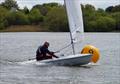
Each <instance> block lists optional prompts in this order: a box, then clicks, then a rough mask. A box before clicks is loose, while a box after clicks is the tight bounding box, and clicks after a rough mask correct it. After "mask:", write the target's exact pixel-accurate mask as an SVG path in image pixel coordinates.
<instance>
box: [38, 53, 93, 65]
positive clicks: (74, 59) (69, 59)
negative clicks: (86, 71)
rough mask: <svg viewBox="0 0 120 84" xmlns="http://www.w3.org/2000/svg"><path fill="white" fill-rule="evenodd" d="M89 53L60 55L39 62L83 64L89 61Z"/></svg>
mask: <svg viewBox="0 0 120 84" xmlns="http://www.w3.org/2000/svg"><path fill="white" fill-rule="evenodd" d="M91 57H92V55H91V54H77V55H70V56H66V57H60V58H58V59H49V60H42V61H40V63H47V64H52V65H64V66H65V65H71V66H73V65H85V64H88V63H89V62H90V61H91Z"/></svg>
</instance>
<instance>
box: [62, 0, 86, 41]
mask: <svg viewBox="0 0 120 84" xmlns="http://www.w3.org/2000/svg"><path fill="white" fill-rule="evenodd" d="M64 1H65V5H66V11H67V15H68V21H69V28H70V32H71V38H72V39H71V40H73V42H76V41H77V33H78V32H79V33H80V36H79V37H78V39H79V38H80V37H81V38H82V37H83V32H84V29H83V18H82V10H81V6H80V0H64ZM79 40H82V39H79Z"/></svg>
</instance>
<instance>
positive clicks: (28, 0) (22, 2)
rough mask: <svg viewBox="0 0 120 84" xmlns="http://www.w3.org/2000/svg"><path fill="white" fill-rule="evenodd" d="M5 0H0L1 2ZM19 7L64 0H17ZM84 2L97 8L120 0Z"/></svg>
mask: <svg viewBox="0 0 120 84" xmlns="http://www.w3.org/2000/svg"><path fill="white" fill-rule="evenodd" d="M3 1H4V0H0V3H1V2H3ZM16 1H17V3H18V5H19V7H20V8H23V7H24V6H27V7H28V8H32V6H34V5H36V4H43V3H49V2H57V3H61V4H63V3H64V0H16ZM81 3H82V4H91V5H94V6H95V7H96V8H103V9H105V8H107V7H108V6H114V5H118V4H120V0H81Z"/></svg>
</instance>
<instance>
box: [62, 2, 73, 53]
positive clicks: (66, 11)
mask: <svg viewBox="0 0 120 84" xmlns="http://www.w3.org/2000/svg"><path fill="white" fill-rule="evenodd" d="M64 4H65V8H66V2H65V0H64ZM65 10H67V8H66V9H65ZM66 14H67V16H68V13H67V11H66ZM68 22H69V27H70V21H69V18H68ZM69 30H70V29H69ZM70 38H71V44H72V50H73V54H74V55H75V46H74V42H73V37H72V32H71V30H70Z"/></svg>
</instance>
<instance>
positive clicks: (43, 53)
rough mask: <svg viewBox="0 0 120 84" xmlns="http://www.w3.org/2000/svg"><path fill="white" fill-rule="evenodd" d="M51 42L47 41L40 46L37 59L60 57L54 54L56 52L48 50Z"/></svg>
mask: <svg viewBox="0 0 120 84" xmlns="http://www.w3.org/2000/svg"><path fill="white" fill-rule="evenodd" d="M48 47H49V43H48V42H45V43H44V44H43V45H42V46H39V47H38V49H37V51H36V60H37V61H40V60H45V59H52V57H55V58H58V56H56V55H54V52H51V51H49V50H48Z"/></svg>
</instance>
